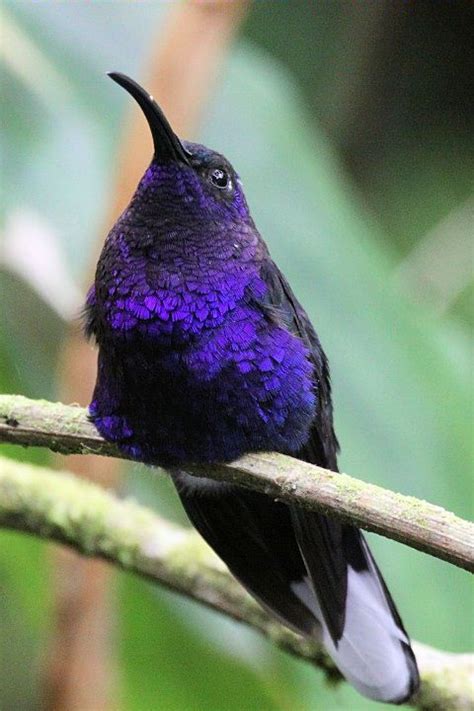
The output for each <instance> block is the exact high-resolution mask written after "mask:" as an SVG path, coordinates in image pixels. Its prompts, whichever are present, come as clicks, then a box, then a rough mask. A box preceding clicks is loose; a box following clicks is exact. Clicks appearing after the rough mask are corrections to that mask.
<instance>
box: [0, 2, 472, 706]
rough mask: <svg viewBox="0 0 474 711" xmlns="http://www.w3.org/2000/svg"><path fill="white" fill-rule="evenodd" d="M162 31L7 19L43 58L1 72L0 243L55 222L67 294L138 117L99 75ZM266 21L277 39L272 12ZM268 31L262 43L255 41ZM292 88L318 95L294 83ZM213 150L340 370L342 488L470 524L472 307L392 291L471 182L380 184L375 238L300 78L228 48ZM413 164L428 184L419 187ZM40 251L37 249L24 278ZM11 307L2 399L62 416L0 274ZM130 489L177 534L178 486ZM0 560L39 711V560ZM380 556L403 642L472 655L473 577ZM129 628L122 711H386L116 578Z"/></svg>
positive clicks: (10, 282)
mask: <svg viewBox="0 0 474 711" xmlns="http://www.w3.org/2000/svg"><path fill="white" fill-rule="evenodd" d="M262 5H265V4H262ZM330 5H331V3H327V6H328V7H329V6H330ZM259 12H260V17H261V12H262V10H261V8H260V10H259ZM298 12H301V13H302V14H304V13H303V10H302V9H301V8H300V9H299V10H298ZM163 13H164V6H162V5H161V4H160V6H159V7H158V6H157V5H154V4H141V3H140V4H137V5H134V6H131V5H130V4H122V3H116V4H110V3H96V4H85V3H84V4H76V3H73V4H62V5H57V4H51V5H49V4H41V5H40V6H38V5H36V4H22V3H17V4H9V3H4V14H5V16H6V21H7V26H8V27H9V28H10V29H11V28H12V27H14V29H15V31H17V32H21V33H22V37H23V38H26V39H27V41H28V42H29V43H30V44H31V45H32V46H34V48H35V51H36V52H37V55H34V56H33V55H30V54H28V53H25V52H21V53H17V55H16V56H15V62H16V64H15V62H10V63H9V64H8V66H7V65H3V66H2V70H3V71H4V73H5V77H4V79H5V81H4V83H3V86H4V90H3V93H4V97H3V98H4V105H5V106H6V107H7V110H6V111H4V113H5V119H6V121H5V127H6V129H5V136H6V141H5V157H6V160H5V168H4V169H2V170H4V173H3V175H2V183H3V184H4V200H5V205H4V206H3V211H2V213H1V214H2V222H3V224H2V227H4V226H5V225H6V224H8V219H7V218H8V215H9V214H10V213H12V212H15V211H23V210H28V211H30V212H31V213H32V214H33V215H37V216H38V219H41V220H44V221H46V223H47V224H48V225H49V226H50V227H51V230H52V232H54V234H56V235H58V238H57V248H58V249H59V250H60V251H62V253H63V254H64V256H65V260H66V263H67V265H68V271H69V278H71V279H72V278H79V277H80V274H81V272H82V271H83V268H84V266H85V265H86V264H87V261H88V254H89V253H90V250H91V247H92V244H93V243H94V240H95V238H96V234H97V232H98V229H99V226H100V224H101V220H102V219H103V217H104V214H103V211H104V206H105V205H106V204H107V200H108V197H107V196H108V191H109V189H110V185H111V178H112V176H113V169H114V165H115V161H114V152H115V150H116V147H117V145H118V141H119V140H120V133H119V130H118V129H119V120H120V112H121V111H122V110H124V109H125V107H126V102H125V101H124V99H123V96H122V95H121V94H120V93H119V92H116V91H114V90H113V87H112V85H111V84H110V82H108V80H106V79H105V77H104V72H105V71H106V70H108V69H119V70H122V71H126V72H128V73H130V74H131V75H138V74H139V65H140V64H141V61H142V57H141V52H142V49H143V48H145V47H148V46H149V45H150V42H151V41H152V38H153V33H154V31H155V29H156V26H157V24H159V23H160V20H161V17H162V15H163ZM295 14H297V13H295ZM322 17H323V20H322V22H323V26H324V22H326V23H327V24H328V27H329V28H330V27H332V25H331V22H333V20H334V17H333V14H332V13H331V12H329V10H327V11H325V14H324V13H323V16H322ZM267 19H268V22H269V23H270V25H271V23H272V22H273V23H274V25H273V27H274V31H275V32H276V36H281V34H282V28H281V24H280V25H278V23H282V22H284V15H283V14H282V11H281V8H280V10H279V12H278V13H276V15H275V17H273V18H271V17H270V15H267ZM257 20H258V18H257ZM257 20H256V22H257ZM256 28H257V25H255V26H254V29H253V30H252V25H251V23H250V30H251V31H253V32H254V34H255V35H256V36H258V32H257V29H256ZM333 34H335V33H334V28H333V33H331V32H329V34H328V35H327V37H329V39H327V45H325V51H324V52H323V57H322V60H321V61H328V60H330V59H331V56H332V54H331V46H332V47H333V49H334V47H336V38H334V44H333V45H331V42H332V41H333V40H332V39H331V38H332V36H333ZM270 36H271V35H270ZM305 46H306V45H303V47H305ZM348 51H349V50H348ZM296 54H297V50H296V48H295V47H292V52H291V57H292V59H291V62H292V65H293V67H294V68H297V67H298V62H299V63H300V65H301V67H303V66H304V65H305V64H306V63H307V62H308V61H310V58H309V57H308V48H307V47H306V51H305V52H303V51H300V56H299V59H298V58H295V55H296ZM38 58H39V59H40V60H41V62H39V60H38ZM320 59H321V58H320ZM19 69H21V70H22V72H23V73H20V71H19ZM301 76H302V77H303V78H304V81H305V86H306V89H307V90H308V75H307V72H306V71H303V69H302V70H301ZM319 91H320V94H321V96H324V91H325V92H326V96H327V97H328V99H329V97H330V92H331V91H332V82H329V81H326V82H321V83H320V86H319ZM201 137H202V140H203V141H205V142H208V143H209V144H210V145H212V146H213V147H215V148H216V149H218V150H222V152H224V153H225V154H226V155H228V156H229V158H230V159H231V160H232V161H233V162H234V164H235V165H236V167H237V169H238V171H239V172H240V174H241V176H242V178H243V180H244V183H245V186H246V192H247V195H248V197H249V201H250V204H251V206H252V209H253V213H254V217H255V220H256V222H257V224H258V226H259V228H260V230H261V232H262V234H263V235H264V237H265V239H266V240H267V241H268V243H269V246H270V249H271V251H272V254H273V256H274V257H275V259H276V260H277V261H278V263H279V265H280V266H281V267H282V269H283V271H284V272H285V273H286V275H287V276H288V278H289V280H290V282H291V283H292V285H293V286H294V289H295V291H296V293H297V295H298V296H299V297H300V299H301V301H302V302H303V304H304V305H305V306H306V307H307V309H308V312H309V313H310V315H311V317H312V319H313V321H314V323H315V325H316V327H317V329H318V332H319V335H320V337H321V340H322V342H323V344H324V346H325V348H326V351H327V353H328V355H329V358H330V362H331V365H332V374H333V384H334V393H335V406H336V424H337V430H338V435H339V438H340V441H341V444H342V458H341V464H342V468H343V469H344V470H346V471H348V472H350V473H351V474H353V475H355V476H358V477H362V478H364V479H366V480H368V481H374V482H377V483H380V484H381V485H383V486H386V487H388V488H391V489H395V490H397V489H398V490H400V491H403V492H404V493H411V494H413V495H415V496H418V497H421V498H425V499H427V500H430V501H433V502H435V503H440V504H441V505H443V506H445V507H446V508H448V509H452V510H454V511H455V512H456V513H459V514H460V515H461V516H464V517H468V516H469V513H470V512H469V507H470V500H471V494H472V491H471V483H470V471H469V469H468V462H469V461H471V459H472V438H471V435H472V431H471V427H472V420H470V416H471V413H472V409H471V407H472V389H471V385H472V383H471V381H470V378H469V372H468V370H467V368H466V366H465V363H466V362H468V349H469V346H470V336H469V334H468V332H467V331H466V328H465V325H464V323H465V321H463V319H462V318H461V319H460V318H459V314H461V316H462V314H463V313H466V312H467V311H468V309H469V306H468V304H467V300H466V299H464V301H463V298H464V297H461V296H460V301H461V302H462V307H460V310H459V311H456V312H455V315H454V316H450V315H448V316H446V317H444V318H435V317H434V316H433V314H431V313H430V312H429V311H428V310H426V311H425V310H423V309H422V308H421V307H419V306H417V305H416V304H414V303H412V302H411V301H410V299H409V297H408V295H407V294H405V293H403V292H402V291H401V290H400V289H397V287H396V286H395V283H394V278H393V273H394V268H395V267H396V265H397V260H398V259H399V257H398V256H397V255H398V251H399V249H400V247H399V243H400V235H399V233H400V232H402V231H403V232H404V233H405V234H406V235H408V236H410V235H411V239H412V242H411V243H410V244H407V243H406V242H405V243H404V244H403V249H402V250H401V251H402V252H403V253H404V254H406V253H407V252H409V251H410V249H413V248H414V247H415V246H416V244H415V243H416V240H417V239H419V238H420V237H421V236H422V230H421V227H420V225H424V226H425V227H426V228H428V227H429V226H431V224H432V223H433V221H436V220H437V219H439V218H440V217H442V216H443V214H445V213H443V210H445V211H447V210H448V209H449V210H450V209H452V206H453V201H454V198H452V199H450V200H447V199H445V200H442V199H441V197H442V196H443V195H444V196H446V194H448V193H449V195H450V196H453V195H454V197H455V198H457V197H459V199H461V197H463V196H464V194H465V190H464V187H463V189H462V190H461V189H459V181H460V180H463V179H464V180H467V176H466V177H465V178H463V176H462V175H460V173H459V171H457V160H458V158H457V157H456V156H455V155H454V154H453V155H452V156H451V158H452V161H451V163H449V160H450V155H447V156H446V155H444V157H443V161H444V162H443V163H441V162H440V163H438V165H441V164H442V165H443V166H444V167H443V176H442V180H437V179H433V177H432V176H433V171H432V169H431V167H430V164H429V162H428V158H429V151H428V150H427V151H426V152H425V153H424V152H423V150H422V147H423V146H421V148H420V158H419V160H418V161H414V163H413V166H412V168H413V169H412V170H411V171H410V169H409V166H407V165H406V164H404V165H403V170H401V169H400V170H398V169H397V170H395V167H393V170H392V171H390V170H389V169H387V175H386V180H387V190H386V191H385V192H384V193H383V195H384V200H381V199H380V200H379V207H380V209H381V210H382V211H383V214H382V215H381V220H380V221H382V222H383V221H385V223H386V224H392V225H393V224H394V223H395V222H396V224H397V225H398V227H397V228H396V229H395V228H394V230H393V231H394V233H397V234H396V236H394V237H390V238H389V237H388V236H387V235H386V234H384V233H383V232H382V231H381V230H380V229H379V227H378V224H376V221H375V219H373V218H369V216H368V215H367V214H366V213H364V207H363V206H364V200H363V198H362V196H361V195H360V194H359V193H358V192H357V190H356V189H355V187H354V185H353V183H352V182H351V181H350V179H349V177H348V176H347V174H345V173H344V170H343V169H342V166H341V163H340V162H339V159H338V155H337V146H335V145H334V143H331V142H330V141H329V139H328V138H327V137H326V136H325V135H324V134H323V132H322V131H321V130H320V129H319V128H318V126H317V124H316V122H315V121H314V120H313V117H312V116H309V114H308V110H307V109H306V108H305V105H304V102H303V100H302V97H301V95H300V93H299V91H298V89H297V88H296V81H295V78H294V77H293V76H290V75H289V74H288V73H287V70H286V69H285V67H284V66H282V65H279V64H278V63H277V62H276V61H275V60H274V59H273V58H272V57H271V56H269V55H266V54H264V53H262V51H261V50H259V49H257V47H256V46H255V45H253V44H250V43H249V42H248V41H240V42H239V43H238V44H237V45H236V47H235V49H234V50H233V52H232V54H231V57H230V59H229V61H228V63H227V64H226V66H225V67H224V68H223V70H222V81H221V83H220V86H219V88H218V91H217V93H216V96H215V97H214V99H213V101H212V105H211V106H210V108H209V111H208V114H207V116H206V120H205V122H204V125H203V129H202V136H201ZM426 146H429V140H428V138H427V142H426ZM420 164H421V166H422V167H423V171H424V172H423V175H425V176H426V180H425V181H424V183H422V184H421V185H420V184H419V182H418V177H419V168H420ZM418 189H419V190H424V193H423V200H421V202H422V203H423V211H421V210H418V211H416V210H415V207H414V205H415V202H416V199H415V198H416V196H417V190H418ZM425 197H426V198H427V199H424V198H425ZM428 198H429V199H428ZM418 202H420V200H418ZM407 204H410V205H411V208H410V210H407V209H405V208H406V205H407ZM38 248H39V247H38V245H35V244H34V243H33V244H32V245H31V259H32V261H34V260H35V259H36V256H37V251H36V250H37V249H38ZM46 278H47V277H46ZM0 289H1V291H2V309H1V313H0V367H1V369H0V388H1V389H2V390H4V391H10V392H15V391H16V392H20V393H23V394H25V395H32V396H42V397H50V396H51V393H52V392H53V390H54V381H53V378H54V367H55V366H54V363H55V358H56V355H57V345H58V343H59V341H60V338H61V334H62V332H63V328H64V326H63V322H62V320H61V318H60V317H59V316H58V315H57V314H55V313H54V311H53V310H52V309H51V307H48V306H47V305H46V303H45V302H44V301H43V300H42V299H41V297H40V295H38V294H35V292H33V291H32V287H31V285H29V284H28V283H26V281H25V280H24V279H21V278H20V277H18V276H13V275H12V274H11V273H10V271H9V270H7V269H6V268H3V270H2V267H1V264H0ZM34 325H35V326H34ZM19 326H21V327H19ZM33 326H34V327H33ZM11 453H12V456H21V457H35V459H36V460H40V459H41V458H42V457H43V456H44V455H43V454H39V455H38V454H34V453H31V452H30V451H28V452H27V453H24V452H20V453H18V452H17V451H13V449H12V450H11ZM420 472H421V476H420ZM415 473H416V475H415ZM128 488H129V489H130V490H131V491H133V492H134V493H135V495H137V496H139V497H140V498H143V500H146V501H147V502H152V503H153V504H154V505H156V507H157V508H158V509H160V510H165V511H166V514H169V515H172V516H180V515H181V513H180V512H179V510H178V509H177V507H176V501H175V499H174V496H173V493H172V491H171V488H170V485H169V483H168V482H167V481H165V480H163V479H160V478H158V477H157V478H155V477H154V476H152V475H151V474H150V473H149V472H146V473H145V472H144V471H143V469H142V468H141V467H133V468H131V472H130V476H129V480H128ZM1 538H2V546H1V549H0V596H1V603H0V660H1V669H2V678H4V677H5V678H7V677H8V685H4V684H2V685H0V708H5V709H7V708H15V709H25V711H27V710H28V711H30V710H31V709H33V708H35V706H36V704H37V703H38V701H37V697H36V695H35V693H36V692H35V688H34V681H35V675H34V674H33V675H31V674H29V673H26V669H25V660H30V661H31V663H32V664H33V665H34V664H37V660H38V659H39V656H40V654H41V650H42V648H43V646H44V642H45V638H46V634H47V627H48V614H49V607H48V595H49V586H50V582H49V579H48V577H47V570H48V568H47V564H46V555H45V546H44V545H42V544H40V543H38V542H34V541H31V540H27V539H25V538H21V537H19V536H17V535H14V534H10V533H1ZM374 545H375V546H376V547H377V548H378V558H379V562H380V566H381V568H382V569H383V571H384V572H385V575H386V577H387V581H388V583H389V586H390V587H391V588H392V589H393V592H394V596H395V598H396V600H397V601H398V604H399V607H400V609H401V612H402V614H403V617H404V620H405V621H406V624H407V627H408V628H409V630H410V632H411V634H412V635H413V636H414V637H417V638H418V639H420V640H421V641H424V642H426V643H429V644H433V645H434V646H438V647H440V648H445V649H451V650H456V651H463V650H467V649H468V648H469V646H470V644H471V643H472V640H471V632H470V629H471V628H472V626H471V625H469V624H468V622H467V620H466V614H467V611H468V610H469V609H470V604H469V603H470V598H469V589H468V576H467V574H466V573H464V572H462V571H460V570H456V569H454V568H452V567H450V566H448V565H445V564H443V563H442V562H440V561H437V560H434V559H430V558H428V557H426V556H423V555H422V554H419V553H417V552H414V551H410V550H408V549H406V548H403V547H402V546H400V545H397V544H394V543H392V542H388V541H381V540H378V539H377V540H376V541H374ZM119 612H120V614H119V623H118V624H119V631H118V632H119V640H120V670H121V676H120V687H121V694H122V698H123V702H124V703H123V708H124V709H125V710H126V711H148V709H150V708H160V709H166V711H168V710H170V711H178V709H186V710H188V709H196V711H197V709H204V708H205V709H209V711H222V709H224V708H225V709H226V710H227V709H234V708H235V709H242V710H244V711H252V710H254V709H255V711H264V710H266V709H292V710H293V709H297V710H298V711H306V710H308V711H309V709H312V710H313V709H318V708H321V709H332V708H338V709H344V708H346V709H351V710H352V709H369V708H370V709H372V708H373V709H375V708H376V705H375V704H373V703H371V702H368V701H365V700H363V699H361V698H360V697H358V696H357V695H356V694H355V692H353V691H351V690H350V689H349V688H346V687H344V688H343V687H341V688H339V689H337V690H336V691H335V692H334V691H333V690H332V689H331V690H328V689H326V688H325V687H323V686H322V683H321V676H320V674H319V673H318V672H315V671H314V670H312V669H310V668H309V667H306V666H305V665H303V664H300V663H297V662H295V661H294V660H291V659H289V658H287V657H286V656H285V655H283V654H282V653H280V652H278V651H276V650H273V649H271V648H270V646H269V645H267V644H265V643H263V642H262V641H260V640H259V639H258V638H257V637H256V635H254V634H252V633H250V632H248V631H244V630H243V629H241V628H240V627H239V626H238V625H236V624H233V623H230V622H228V621H223V620H222V619H220V618H217V616H215V615H212V614H211V613H209V612H207V611H205V610H202V609H200V608H199V609H198V608H197V607H196V606H195V605H192V604H191V603H189V602H187V601H183V600H178V599H176V598H175V597H172V596H171V595H169V594H167V593H164V592H163V591H161V590H155V589H152V588H151V587H150V586H149V585H147V584H145V583H143V582H141V581H137V580H132V579H130V578H129V577H127V576H120V610H119ZM12 639H14V640H15V644H14V645H13V644H12V642H11V640H12ZM28 667H29V663H28ZM25 690H26V691H25Z"/></svg>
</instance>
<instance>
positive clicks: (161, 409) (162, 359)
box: [89, 144, 316, 464]
mask: <svg viewBox="0 0 474 711" xmlns="http://www.w3.org/2000/svg"><path fill="white" fill-rule="evenodd" d="M186 145H187V149H188V150H189V151H190V152H192V155H193V161H194V164H195V165H196V164H198V163H199V165H202V166H204V167H203V170H208V169H209V165H210V164H212V163H214V162H216V161H218V162H219V164H222V162H223V161H224V159H223V158H222V157H221V156H218V155H217V154H215V153H213V152H211V151H208V150H207V149H204V148H203V147H202V146H196V145H194V144H186ZM234 181H235V183H236V184H235V187H234V190H233V192H232V194H229V195H223V196H221V195H220V194H218V195H217V196H216V195H215V194H212V193H211V191H210V190H208V191H206V186H205V184H204V185H203V181H202V179H201V178H200V176H199V175H198V174H197V173H196V171H195V168H193V167H189V168H184V167H182V166H176V165H174V164H169V165H165V166H158V165H156V164H155V163H152V165H151V166H150V168H148V170H147V171H146V173H145V176H144V178H143V179H142V180H141V182H140V184H139V186H138V189H137V192H136V194H135V196H134V198H133V200H132V203H131V205H130V207H129V208H128V209H127V210H126V212H125V213H124V214H123V215H122V217H121V218H120V219H119V221H118V222H117V224H116V225H115V227H114V228H113V229H112V231H111V233H110V234H109V236H108V238H107V241H106V244H105V246H104V250H103V252H102V256H101V258H100V261H99V264H98V268H97V276H96V283H95V287H94V291H93V292H91V293H90V295H89V303H90V304H91V306H92V305H93V308H91V313H93V320H94V326H93V330H94V332H95V334H96V338H97V340H98V342H99V345H100V346H101V355H100V357H99V372H98V380H97V385H96V389H95V392H94V398H93V401H92V404H91V407H90V411H91V415H92V416H93V418H94V422H95V424H96V426H97V428H98V429H99V431H100V432H101V433H102V434H103V436H104V437H106V438H107V439H110V440H113V441H116V442H117V444H118V445H119V447H121V448H122V449H123V450H124V451H125V452H128V453H131V454H133V456H135V457H136V458H140V459H142V460H143V461H146V462H152V463H158V464H170V463H174V464H179V463H182V462H191V461H195V462H211V461H227V460H230V459H234V458H236V457H237V456H239V455H241V454H243V453H244V452H248V451H257V450H265V449H266V450H268V449H275V448H276V449H278V450H280V451H283V452H288V453H290V452H296V451H297V450H298V449H300V448H301V447H302V446H303V445H304V444H305V442H306V440H307V438H308V434H309V430H310V426H311V422H312V420H313V418H314V412H315V403H316V387H315V385H316V383H315V379H314V377H313V370H314V368H313V365H312V363H311V362H310V359H309V353H308V349H307V347H306V346H305V345H304V343H303V342H302V341H301V339H299V338H297V337H296V336H295V335H293V334H292V333H290V332H289V331H288V330H287V328H286V327H284V324H279V323H278V320H277V318H276V317H275V315H274V314H272V313H271V312H270V311H269V310H267V309H266V307H265V303H266V301H268V300H269V293H268V291H269V285H268V284H267V283H266V282H265V281H264V279H263V278H262V271H264V270H268V269H269V268H271V264H272V263H271V261H270V257H269V255H268V252H267V250H266V248H265V246H264V244H263V242H262V240H261V239H260V237H259V235H258V232H257V230H256V228H255V225H254V224H253V222H252V220H251V218H250V215H249V213H248V209H247V206H246V203H245V198H244V196H243V193H242V190H241V187H240V185H239V184H238V183H237V178H236V177H235V178H234ZM183 205H184V206H185V210H184V211H183ZM104 350H105V351H106V356H104V355H103V352H102V351H104ZM118 374H120V377H119V376H118Z"/></svg>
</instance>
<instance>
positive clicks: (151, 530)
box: [0, 457, 474, 711]
mask: <svg viewBox="0 0 474 711" xmlns="http://www.w3.org/2000/svg"><path fill="white" fill-rule="evenodd" d="M0 526H1V527H4V528H10V529H15V530H19V531H23V532H27V533H31V534H34V535H36V536H39V537H41V538H45V539H48V540H52V541H57V542H59V543H65V544H67V545H69V546H72V547H73V548H74V549H75V550H77V551H79V552H80V553H83V554H84V555H88V556H96V557H100V558H103V559H106V560H108V561H110V562H112V563H114V564H115V565H117V566H119V567H121V568H123V569H125V570H129V571H132V572H134V573H137V574H139V575H141V576H143V577H145V578H148V579H150V580H153V581H155V582H159V583H160V584H162V585H164V586H166V587H168V588H170V589H171V590H174V591H176V592H179V593H181V594H183V595H186V596H187V597H190V598H192V599H194V600H197V601H199V602H201V603H203V604H205V605H206V606H207V607H210V608H212V609H215V610H217V611H219V612H221V613H223V614H226V615H228V616H230V617H232V618H233V619H235V620H238V621H239V622H243V623H244V624H247V625H248V626H250V627H252V628H254V629H256V630H258V631H259V632H260V633H261V634H263V635H265V636H266V637H268V638H269V639H270V640H271V641H272V642H273V643H274V644H276V645H277V646H278V647H281V648H282V649H284V650H286V651H287V652H290V653H291V654H293V655H295V656H297V657H300V658H302V659H304V660H306V661H307V662H309V663H311V664H313V665H314V666H316V667H319V668H321V669H322V670H323V671H324V673H325V674H326V677H327V678H328V679H329V680H334V681H335V680H338V679H340V675H339V673H338V672H337V670H336V669H335V667H334V665H333V663H332V662H331V660H330V659H329V657H328V656H327V655H326V654H325V652H324V651H323V650H322V648H321V647H320V646H319V645H318V644H317V643H316V642H311V641H309V640H306V639H303V638H302V637H299V636H297V635H296V634H294V633H292V632H291V631H290V630H287V629H286V628H285V627H283V626H282V625H280V624H279V623H278V622H276V621H275V620H273V619H272V618H270V617H269V616H268V615H267V614H266V613H265V612H264V610H263V609H262V608H260V607H259V606H258V605H257V604H256V603H255V602H254V601H253V600H252V599H251V598H250V596H249V595H248V594H247V593H246V592H245V591H244V590H243V588H242V587H241V586H240V585H239V584H238V583H237V582H236V581H235V580H234V579H233V578H232V576H231V575H230V574H229V572H228V571H227V569H226V568H225V566H224V565H223V563H222V562H221V561H220V560H219V559H218V558H217V557H216V556H215V555H214V553H213V552H212V551H211V550H210V549H209V548H208V546H207V545H206V544H205V543H204V541H203V540H202V539H201V538H200V537H199V536H198V535H197V534H196V533H195V532H194V531H190V530H185V529H182V528H179V527H177V526H175V525H172V524H171V523H168V522H166V521H165V520H163V519H161V518H159V517H158V516H156V515H155V514H153V513H152V512H151V511H149V510H148V509H146V508H145V507H143V506H140V505H138V504H136V503H135V502H133V501H130V500H120V499H118V498H117V497H116V496H115V495H114V494H113V493H110V492H107V491H105V490H103V489H101V488H100V487H98V486H97V485H95V484H92V483H89V482H87V481H85V480H83V479H78V478H76V477H74V476H73V475H72V474H70V473H68V472H54V471H52V470H50V469H45V468H42V467H37V466H34V465H31V464H20V463H17V462H14V461H12V460H9V459H6V458H4V457H0ZM415 652H416V655H417V658H418V662H419V666H420V671H421V678H422V684H421V689H420V691H419V693H418V694H417V696H416V698H414V699H413V700H412V702H411V705H413V706H415V707H416V708H419V709H423V710H424V711H440V710H441V709H442V711H461V710H466V711H467V710H468V709H470V708H472V703H473V694H472V690H473V684H472V675H473V671H474V663H473V657H472V655H467V654H450V653H447V652H440V651H438V650H434V649H431V648H429V647H426V646H424V645H420V644H417V643H415Z"/></svg>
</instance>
